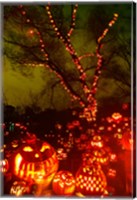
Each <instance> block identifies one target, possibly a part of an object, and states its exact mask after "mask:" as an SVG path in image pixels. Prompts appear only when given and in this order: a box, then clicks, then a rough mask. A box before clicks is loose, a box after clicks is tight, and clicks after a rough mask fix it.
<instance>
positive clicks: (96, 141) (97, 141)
mask: <svg viewBox="0 0 137 200" xmlns="http://www.w3.org/2000/svg"><path fill="white" fill-rule="evenodd" d="M90 144H91V147H93V148H102V147H103V146H104V142H103V140H102V138H101V136H99V135H95V136H93V139H92V140H91V143H90Z"/></svg>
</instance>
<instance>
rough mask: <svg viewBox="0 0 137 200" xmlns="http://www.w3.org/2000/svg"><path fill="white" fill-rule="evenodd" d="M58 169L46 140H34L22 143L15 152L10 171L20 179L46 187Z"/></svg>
mask: <svg viewBox="0 0 137 200" xmlns="http://www.w3.org/2000/svg"><path fill="white" fill-rule="evenodd" d="M57 170H58V160H57V157H56V152H55V150H54V148H53V147H52V146H51V145H49V144H48V143H47V142H44V141H40V140H38V139H37V140H36V141H35V142H34V141H33V142H32V143H31V142H30V141H29V144H28V143H26V144H23V145H22V146H21V147H20V148H18V150H17V151H16V152H15V155H14V157H13V160H12V171H13V174H14V175H15V176H17V177H18V178H20V179H22V180H26V181H28V182H32V184H38V185H41V188H43V187H47V186H48V185H49V184H50V182H51V180H52V179H53V177H54V175H55V173H56V172H57Z"/></svg>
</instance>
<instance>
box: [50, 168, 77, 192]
mask: <svg viewBox="0 0 137 200" xmlns="http://www.w3.org/2000/svg"><path fill="white" fill-rule="evenodd" d="M52 188H53V191H54V193H55V194H58V195H72V194H73V193H74V191H75V179H74V176H73V175H72V173H71V172H69V171H66V170H62V171H59V172H58V173H57V174H56V175H55V177H54V179H53V182H52Z"/></svg>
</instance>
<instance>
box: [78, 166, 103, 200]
mask: <svg viewBox="0 0 137 200" xmlns="http://www.w3.org/2000/svg"><path fill="white" fill-rule="evenodd" d="M106 186H107V182H106V177H105V175H104V173H103V171H102V169H101V166H100V165H99V164H98V163H95V162H94V163H93V164H90V165H82V166H81V167H80V168H79V170H78V172H77V173H76V191H77V192H79V193H81V194H82V195H85V196H91V195H92V196H94V195H95V196H100V195H103V194H104V192H105V189H106Z"/></svg>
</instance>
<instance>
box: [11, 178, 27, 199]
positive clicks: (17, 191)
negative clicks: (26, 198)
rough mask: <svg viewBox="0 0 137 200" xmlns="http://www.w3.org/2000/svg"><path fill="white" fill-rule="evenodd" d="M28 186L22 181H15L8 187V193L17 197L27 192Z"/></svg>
mask: <svg viewBox="0 0 137 200" xmlns="http://www.w3.org/2000/svg"><path fill="white" fill-rule="evenodd" d="M29 192H30V187H29V186H28V185H27V184H26V182H24V181H15V182H14V183H13V185H12V186H11V189H10V194H11V195H15V196H17V197H19V196H22V195H24V194H29Z"/></svg>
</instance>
